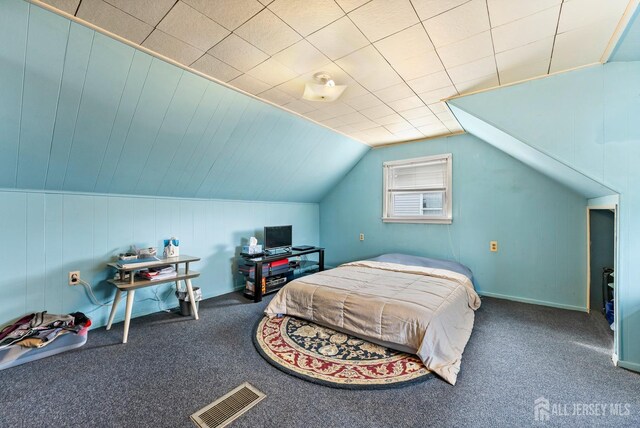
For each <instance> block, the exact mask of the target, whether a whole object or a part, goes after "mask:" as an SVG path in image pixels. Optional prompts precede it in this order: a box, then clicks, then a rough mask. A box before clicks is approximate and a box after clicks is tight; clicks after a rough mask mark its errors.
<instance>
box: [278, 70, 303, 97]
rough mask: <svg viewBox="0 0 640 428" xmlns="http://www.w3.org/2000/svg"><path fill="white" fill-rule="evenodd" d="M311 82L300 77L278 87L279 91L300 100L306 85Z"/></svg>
mask: <svg viewBox="0 0 640 428" xmlns="http://www.w3.org/2000/svg"><path fill="white" fill-rule="evenodd" d="M309 81H310V80H309V78H308V77H307V76H298V77H296V78H295V79H291V80H289V81H287V82H284V83H282V84H281V85H278V89H279V90H281V91H282V92H284V93H285V94H288V95H290V96H292V97H294V98H295V99H300V98H302V94H303V93H304V85H305V84H306V83H307V82H309Z"/></svg>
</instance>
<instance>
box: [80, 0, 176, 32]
mask: <svg viewBox="0 0 640 428" xmlns="http://www.w3.org/2000/svg"><path fill="white" fill-rule="evenodd" d="M106 1H107V3H111V4H112V5H113V6H115V7H117V8H118V9H120V10H122V11H124V12H127V13H128V14H129V15H132V16H135V17H136V18H138V19H140V20H142V21H144V22H146V23H147V24H149V25H153V26H154V27H155V26H156V25H158V22H160V20H161V19H162V18H163V17H164V16H165V15H166V14H167V12H169V10H170V9H171V8H172V7H173V5H174V4H176V2H175V0H136V1H131V0H106ZM75 3H78V2H77V1H76V2H75ZM74 11H75V10H74ZM73 13H74V12H71V14H73Z"/></svg>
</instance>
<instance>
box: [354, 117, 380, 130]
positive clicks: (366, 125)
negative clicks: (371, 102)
mask: <svg viewBox="0 0 640 428" xmlns="http://www.w3.org/2000/svg"><path fill="white" fill-rule="evenodd" d="M351 126H352V127H353V128H354V129H355V130H356V131H365V130H367V129H372V128H378V127H380V125H378V124H377V123H375V122H373V121H371V120H369V119H367V120H364V121H362V122H358V123H353V124H351Z"/></svg>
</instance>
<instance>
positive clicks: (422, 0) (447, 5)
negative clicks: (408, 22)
mask: <svg viewBox="0 0 640 428" xmlns="http://www.w3.org/2000/svg"><path fill="white" fill-rule="evenodd" d="M468 1H469V0H411V3H413V7H415V8H416V12H418V16H419V17H420V20H422V21H424V20H426V19H429V18H433V17H434V16H436V15H440V14H442V13H444V12H447V11H449V10H451V9H455V8H456V7H458V6H460V5H463V4H465V3H466V2H468Z"/></svg>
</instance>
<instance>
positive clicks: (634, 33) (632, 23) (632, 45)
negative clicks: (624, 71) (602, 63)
mask: <svg viewBox="0 0 640 428" xmlns="http://www.w3.org/2000/svg"><path fill="white" fill-rule="evenodd" d="M639 17H640V8H638V9H636V11H635V13H634V14H633V16H632V17H631V19H630V20H629V24H627V28H625V29H624V32H623V33H622V36H621V37H620V40H619V41H618V44H617V45H616V47H615V49H614V50H613V53H612V54H611V57H610V58H609V61H640V18H639Z"/></svg>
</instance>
